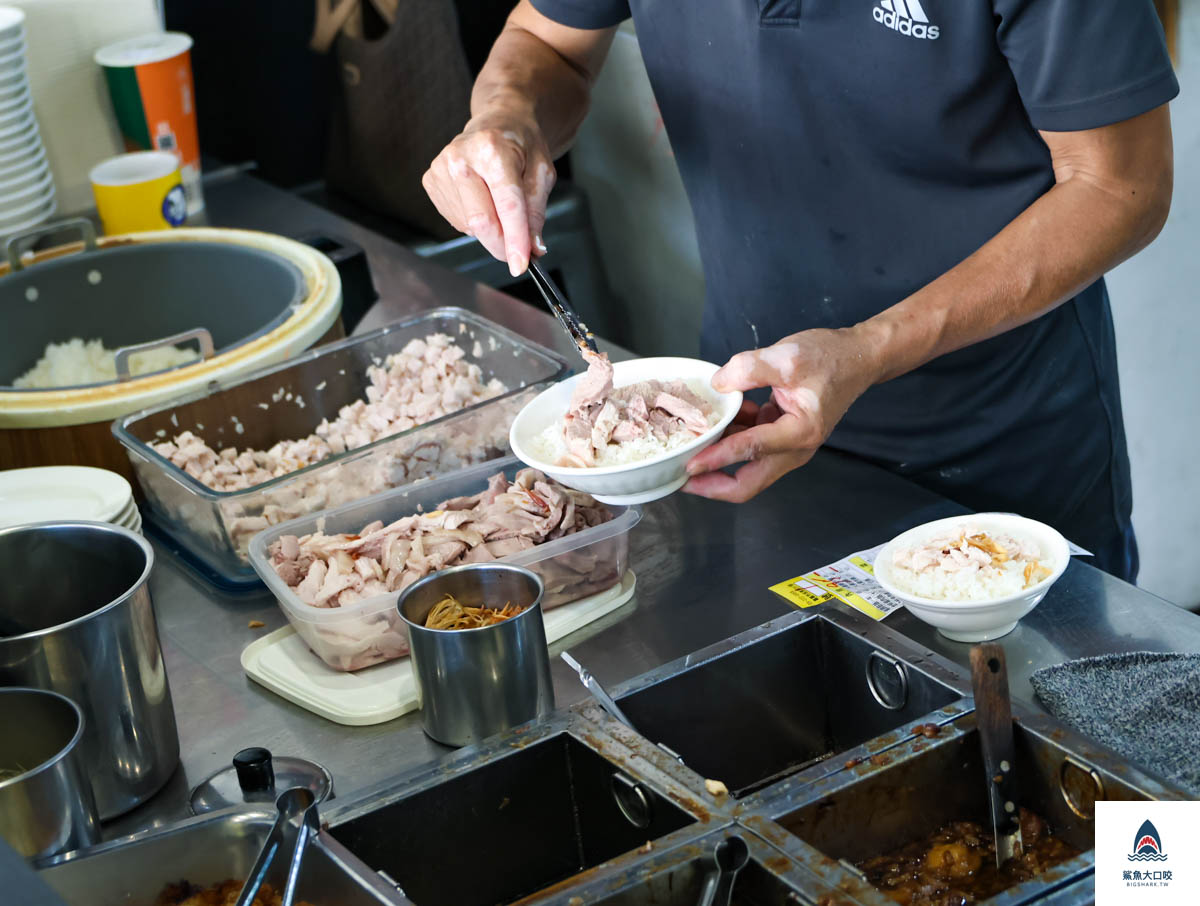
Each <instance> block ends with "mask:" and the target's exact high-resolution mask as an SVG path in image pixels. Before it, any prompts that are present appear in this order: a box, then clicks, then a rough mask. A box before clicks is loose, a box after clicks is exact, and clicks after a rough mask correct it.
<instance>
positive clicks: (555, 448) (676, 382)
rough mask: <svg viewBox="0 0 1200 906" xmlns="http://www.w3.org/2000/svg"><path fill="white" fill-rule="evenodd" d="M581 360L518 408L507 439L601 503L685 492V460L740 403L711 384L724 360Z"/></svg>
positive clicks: (527, 458) (529, 459)
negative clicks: (583, 363)
mask: <svg viewBox="0 0 1200 906" xmlns="http://www.w3.org/2000/svg"><path fill="white" fill-rule="evenodd" d="M584 358H585V359H587V361H588V369H587V371H586V372H584V373H583V374H578V375H575V376H574V377H572V378H569V379H567V380H565V381H562V382H561V383H559V384H556V385H555V386H553V387H550V388H549V389H547V390H545V391H543V392H542V393H541V394H539V395H538V396H537V397H536V398H534V399H533V400H532V401H530V403H529V404H528V405H527V406H526V407H525V408H524V409H522V410H521V412H520V413H519V414H518V415H517V417H516V419H515V420H514V421H513V424H512V430H511V431H510V432H509V444H510V445H511V446H512V450H513V453H514V454H516V456H517V458H519V459H520V460H521V461H522V462H524V463H525V464H526V465H528V466H530V467H532V468H535V469H538V470H540V471H542V472H545V473H546V474H547V475H549V476H550V477H552V478H554V479H555V480H557V481H559V482H560V483H562V484H564V485H566V486H567V487H569V488H574V489H575V490H577V491H585V492H586V493H588V494H591V495H592V496H593V497H595V498H596V499H597V500H599V501H602V502H604V503H611V504H620V505H632V504H636V503H647V502H649V501H651V500H658V499H659V498H660V497H666V496H667V495H668V494H671V493H674V492H675V491H677V490H679V488H681V487H683V485H684V484H685V483H686V482H687V478H688V476H687V473H686V471H685V468H686V466H687V461H688V460H689V459H691V458H692V457H693V456H694V455H696V454H697V453H698V452H700V451H701V450H703V449H704V448H705V447H707V446H710V445H711V444H713V443H714V442H716V441H717V440H718V439H719V438H720V437H721V434H722V432H723V431H724V430H725V428H726V427H728V425H729V423H730V422H732V421H733V417H734V416H735V415H737V412H738V409H739V408H740V407H741V405H742V394H741V393H718V392H717V391H715V390H713V388H712V378H713V375H714V374H716V373H717V371H718V366H717V365H714V364H712V363H710V362H702V361H699V360H697V359H684V358H667V357H664V358H648V359H633V360H631V361H627V362H616V363H612V362H609V361H608V356H606V355H605V354H604V353H599V354H596V353H591V352H585V353H584Z"/></svg>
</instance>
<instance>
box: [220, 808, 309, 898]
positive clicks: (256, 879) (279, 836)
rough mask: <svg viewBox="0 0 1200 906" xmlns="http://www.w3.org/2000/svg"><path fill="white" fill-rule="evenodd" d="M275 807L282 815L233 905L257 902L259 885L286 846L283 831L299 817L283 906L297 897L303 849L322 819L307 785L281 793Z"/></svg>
mask: <svg viewBox="0 0 1200 906" xmlns="http://www.w3.org/2000/svg"><path fill="white" fill-rule="evenodd" d="M275 808H276V809H277V810H278V811H279V815H278V817H277V818H276V819H275V824H274V825H273V826H272V827H271V832H270V833H269V834H268V835H267V839H266V842H265V843H263V846H262V849H261V850H259V853H258V858H257V859H256V860H255V862H254V867H253V868H251V869H250V874H249V875H248V876H247V878H246V883H245V884H244V885H242V892H241V893H240V894H238V898H237V901H236V902H235V903H234V906H250V904H251V903H252V902H254V898H255V897H256V896H257V895H258V891H259V888H261V887H262V884H263V881H264V880H265V879H266V877H267V871H268V870H269V869H270V867H271V863H272V862H273V861H274V860H275V856H276V854H277V853H278V852H279V849H280V847H282V846H283V833H284V830H285V829H286V828H287V826H288V825H289V824H291V823H292V822H293V820H294V819H295V818H296V817H297V816H299V818H300V827H299V830H298V831H297V833H296V843H295V845H294V846H293V847H292V858H291V860H290V862H289V863H288V872H287V881H286V882H285V883H284V887H283V898H282V901H281V903H282V906H292V901H293V900H295V898H296V882H297V881H298V880H299V879H300V865H301V860H302V859H303V857H304V850H305V848H306V847H307V846H308V842H309V840H310V839H312V837H314V836H316V834H317V833H318V831H319V830H320V821H319V819H318V818H317V797H316V796H314V795H313V792H312V790H310V789H307V788H306V787H302V786H298V787H292V789H290V790H285V791H284V792H283V793H281V794H280V795H279V798H278V799H276V800H275Z"/></svg>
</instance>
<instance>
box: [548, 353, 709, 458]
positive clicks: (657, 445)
mask: <svg viewBox="0 0 1200 906" xmlns="http://www.w3.org/2000/svg"><path fill="white" fill-rule="evenodd" d="M583 357H584V358H585V359H586V360H587V362H588V370H587V372H586V373H585V374H584V376H583V377H582V379H580V381H579V385H578V386H577V387H576V388H575V392H574V393H573V394H572V395H571V404H570V408H569V409H568V410H567V414H566V418H565V420H564V422H563V426H562V432H563V441H564V443H565V445H566V454H565V457H564V460H565V461H564V462H563V463H562V464H563V465H570V466H595V465H603V464H610V463H611V464H615V463H617V462H628V461H633V460H637V459H644V458H646V457H648V456H653V455H655V454H656V453H660V452H663V451H665V450H667V449H670V448H671V447H673V446H676V445H677V442H678V441H680V440H690V439H691V438H693V437H699V436H700V435H701V434H703V433H704V432H705V431H707V430H708V428H709V426H710V423H711V418H712V415H713V409H714V406H713V404H712V402H711V401H710V400H707V399H705V398H704V397H703V396H701V395H700V394H698V393H696V392H695V391H693V390H692V389H691V388H690V387H689V386H688V385H687V384H686V383H685V382H684V381H679V380H674V381H641V382H639V383H636V384H629V385H627V386H625V387H618V388H616V389H614V388H613V366H612V363H611V362H609V361H608V356H607V355H605V354H604V353H594V352H591V351H590V350H586V349H585V350H583ZM673 441H675V443H673ZM612 447H617V448H618V449H617V450H615V451H614V450H612V449H611V448H612Z"/></svg>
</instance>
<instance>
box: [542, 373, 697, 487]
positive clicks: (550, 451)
mask: <svg viewBox="0 0 1200 906" xmlns="http://www.w3.org/2000/svg"><path fill="white" fill-rule="evenodd" d="M684 383H686V384H687V386H688V389H690V390H691V391H692V392H693V393H695V394H696V395H697V396H699V397H701V398H702V399H704V400H707V401H708V402H709V403H711V405H712V409H711V411H710V412H709V413H708V415H707V420H708V426H709V428H711V427H712V426H713V425H715V424H716V423H717V422H718V421H720V420H721V404H720V403H719V402H717V401H715V400H714V399H713V396H712V393H711V391H710V390H709V389H708V388H707V387H706V386H705V384H704V383H703V382H702V381H685V382H684ZM699 436H700V435H698V434H693V433H691V432H690V431H678V432H676V433H674V434H671V435H669V436H668V437H666V438H665V439H659V438H657V437H654V436H653V435H646V436H643V437H639V438H637V439H636V440H627V441H623V442H621V443H609V444H608V446H607V447H605V448H604V449H603V450H602V451H600V452H599V453H598V454H597V456H596V462H595V463H594V464H592V465H591V466H589V468H600V467H603V466H624V465H629V464H630V463H635V462H641V461H642V460H643V459H650V458H651V457H654V456H658V455H659V454H661V453H670V452H671V451H672V450H678V449H679V448H680V447H686V446H687V445H688V444H690V443H691V442H692V441H694V440H695V439H696V438H697V437H699ZM529 449H530V452H531V453H533V455H534V456H536V457H537V458H538V459H541V460H542V461H543V462H548V463H560V464H565V463H566V461H567V460H568V459H569V452H568V450H567V444H566V441H565V439H564V437H563V422H562V420H561V419H556V420H555V421H554V422H553V423H551V424H550V425H548V426H547V427H546V428H545V429H544V430H542V431H541V432H540V433H538V434H536V435H535V436H534V437H533V438H532V439H531V440H530V442H529Z"/></svg>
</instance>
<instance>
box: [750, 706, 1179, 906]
mask: <svg viewBox="0 0 1200 906" xmlns="http://www.w3.org/2000/svg"><path fill="white" fill-rule="evenodd" d="M1014 714H1015V715H1016V719H1017V724H1016V726H1015V728H1014V729H1015V743H1016V762H1017V766H1018V771H1019V772H1020V789H1021V804H1022V805H1024V806H1026V807H1028V808H1030V809H1032V810H1033V811H1034V812H1036V813H1037V814H1038V815H1040V816H1041V817H1043V818H1045V819H1046V820H1047V821H1048V822H1049V824H1050V826H1051V828H1052V829H1053V830H1054V832H1055V833H1056V834H1058V835H1060V836H1062V837H1063V838H1064V839H1065V840H1067V841H1068V842H1069V843H1071V844H1072V845H1073V846H1075V847H1076V848H1078V849H1081V850H1083V853H1082V854H1081V855H1079V856H1077V857H1075V858H1074V859H1071V860H1069V861H1067V862H1064V863H1062V864H1061V865H1058V866H1056V867H1054V868H1052V869H1051V870H1049V871H1047V872H1045V873H1044V874H1042V875H1040V876H1039V877H1037V878H1035V879H1033V880H1031V881H1028V882H1025V883H1023V884H1018V885H1016V886H1014V887H1011V888H1009V889H1008V890H1007V891H1004V892H1003V893H1000V894H998V895H997V896H995V897H992V898H991V899H989V900H987V901H986V902H987V903H988V904H989V906H1016V904H1024V903H1032V902H1039V903H1048V902H1053V903H1072V904H1074V903H1090V902H1092V899H1093V897H1094V890H1093V886H1094V882H1093V869H1094V854H1093V851H1092V850H1093V846H1094V840H1095V826H1094V825H1095V802H1096V801H1097V800H1146V799H1182V798H1187V797H1186V795H1185V794H1184V793H1183V792H1182V791H1180V790H1176V789H1173V788H1170V787H1167V786H1164V785H1163V784H1161V783H1159V782H1158V781H1156V780H1153V779H1152V778H1150V777H1148V776H1146V775H1144V774H1141V773H1140V772H1138V771H1137V770H1136V769H1133V768H1130V767H1129V766H1128V765H1126V764H1125V763H1124V762H1122V761H1121V760H1119V759H1117V758H1115V757H1113V756H1112V755H1110V754H1109V753H1107V752H1104V751H1102V750H1101V749H1100V748H1099V747H1098V746H1096V745H1093V744H1091V743H1089V742H1087V741H1086V740H1084V739H1083V738H1081V737H1079V736H1077V735H1076V734H1074V733H1072V732H1070V731H1068V730H1066V729H1064V728H1063V727H1061V726H1060V725H1059V724H1058V723H1057V722H1056V721H1054V720H1053V719H1052V718H1048V717H1045V716H1044V715H1040V714H1036V713H1034V712H1032V711H1031V710H1028V709H1025V708H1022V707H1020V706H1018V705H1014ZM986 797H987V791H986V781H985V778H984V772H983V762H982V758H981V753H980V747H979V739H978V731H977V730H976V728H975V719H974V716H973V715H967V716H964V717H962V718H960V719H959V720H956V721H955V722H954V723H953V724H952V725H951V726H949V727H947V728H945V729H944V730H943V732H942V733H941V734H939V736H938V737H936V738H934V739H923V738H914V739H910V740H908V741H906V742H904V743H902V744H901V745H899V746H896V747H893V748H890V749H888V750H887V751H886V752H884V753H883V754H882V757H879V758H877V759H874V760H870V759H869V760H866V761H863V762H861V763H859V764H857V765H855V766H853V767H852V768H846V769H844V770H841V771H839V772H838V773H836V774H833V775H830V776H828V777H825V778H822V779H820V780H817V781H815V782H813V783H811V784H808V785H806V786H803V787H800V786H797V787H793V788H791V789H787V790H781V791H778V792H777V793H776V794H775V795H768V794H767V793H764V794H763V795H762V796H760V797H757V798H756V799H755V800H753V801H750V802H747V803H746V804H745V806H744V809H743V812H742V813H741V815H740V816H739V820H740V821H742V822H743V823H744V824H745V825H746V826H748V827H750V828H752V829H753V830H754V831H755V832H756V833H758V834H760V835H762V836H763V837H764V838H765V839H767V840H768V841H769V842H771V843H772V844H774V845H775V846H778V847H780V848H781V849H783V850H785V851H786V852H787V853H788V854H790V855H791V856H793V857H794V858H796V859H798V860H799V861H800V862H801V863H802V864H803V865H805V866H806V867H807V868H808V869H809V870H810V871H811V872H812V873H813V874H815V875H817V876H818V877H820V878H821V879H822V880H823V881H824V882H825V883H826V884H828V885H829V886H832V887H836V888H837V889H838V890H839V891H842V892H843V893H844V894H845V895H847V896H851V897H853V899H854V901H855V902H857V903H862V904H863V906H888V904H891V903H892V902H893V901H892V900H890V899H888V898H887V897H886V896H884V895H883V894H882V893H881V892H880V891H879V890H877V889H876V888H874V887H873V886H871V885H870V884H868V883H867V882H866V881H865V880H864V879H863V878H862V877H861V875H860V874H859V873H858V872H857V870H856V869H855V868H854V866H853V864H852V863H854V862H856V861H859V860H861V859H863V858H866V857H869V856H875V855H879V854H880V853H884V852H888V851H889V850H892V849H895V848H897V847H899V846H903V845H904V844H905V843H908V842H911V841H913V840H918V839H921V838H922V837H924V836H926V835H927V834H930V833H932V832H933V831H935V830H937V829H938V828H939V827H942V826H943V825H945V824H946V823H948V822H950V821H955V820H974V821H978V822H980V823H981V824H983V825H984V826H985V827H986V826H987V825H988V824H989V823H990V818H989V812H988V806H987V798H986Z"/></svg>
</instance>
